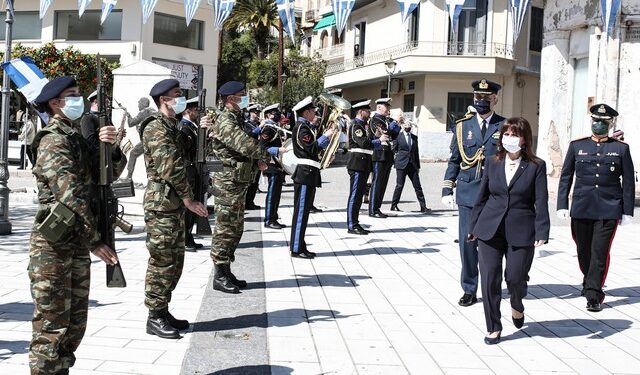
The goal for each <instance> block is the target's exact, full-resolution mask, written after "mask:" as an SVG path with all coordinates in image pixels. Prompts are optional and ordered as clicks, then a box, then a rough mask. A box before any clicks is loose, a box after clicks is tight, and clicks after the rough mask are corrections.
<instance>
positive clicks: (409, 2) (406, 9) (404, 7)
mask: <svg viewBox="0 0 640 375" xmlns="http://www.w3.org/2000/svg"><path fill="white" fill-rule="evenodd" d="M418 4H420V0H398V6H399V7H400V15H402V23H405V22H407V18H409V15H410V14H411V12H413V10H414V9H416V8H417V7H418Z"/></svg>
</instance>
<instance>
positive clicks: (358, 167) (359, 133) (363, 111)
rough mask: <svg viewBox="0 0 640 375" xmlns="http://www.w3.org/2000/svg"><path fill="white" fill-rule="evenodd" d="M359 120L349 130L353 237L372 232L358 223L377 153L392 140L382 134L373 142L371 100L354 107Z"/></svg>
mask: <svg viewBox="0 0 640 375" xmlns="http://www.w3.org/2000/svg"><path fill="white" fill-rule="evenodd" d="M351 109H352V110H354V111H355V113H356V116H355V117H354V118H353V120H352V121H351V126H349V129H348V130H347V137H348V145H349V160H348V162H347V172H349V180H350V183H349V200H348V201H347V229H348V232H349V233H350V234H359V235H366V234H369V231H368V230H366V229H364V228H362V227H361V226H360V223H359V221H358V217H359V216H360V207H361V206H362V199H363V198H364V193H365V189H366V187H367V179H368V178H369V173H370V172H371V167H372V162H371V156H372V155H373V152H374V150H376V149H378V150H379V149H380V148H381V147H382V142H388V141H389V136H388V135H386V134H382V135H381V136H380V138H377V139H372V138H371V136H370V134H369V133H368V131H367V128H368V126H367V125H368V124H367V123H368V121H369V116H370V115H371V100H365V101H363V102H360V103H357V104H354V105H353V106H352V107H351Z"/></svg>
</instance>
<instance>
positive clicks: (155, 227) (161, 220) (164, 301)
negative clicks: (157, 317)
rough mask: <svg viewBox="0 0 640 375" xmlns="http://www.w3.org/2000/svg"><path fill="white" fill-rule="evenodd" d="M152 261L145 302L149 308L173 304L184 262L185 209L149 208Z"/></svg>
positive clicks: (148, 245)
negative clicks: (164, 210)
mask: <svg viewBox="0 0 640 375" xmlns="http://www.w3.org/2000/svg"><path fill="white" fill-rule="evenodd" d="M144 222H145V224H146V225H145V228H146V231H147V241H146V243H147V250H149V263H148V265H147V275H146V277H145V284H144V297H145V298H144V304H145V306H147V308H148V309H149V310H161V309H164V308H167V307H168V306H169V302H171V293H172V292H173V290H174V289H175V288H176V285H178V280H180V276H181V275H182V267H183V265H184V208H179V209H178V210H175V211H169V212H162V211H150V210H148V211H145V213H144Z"/></svg>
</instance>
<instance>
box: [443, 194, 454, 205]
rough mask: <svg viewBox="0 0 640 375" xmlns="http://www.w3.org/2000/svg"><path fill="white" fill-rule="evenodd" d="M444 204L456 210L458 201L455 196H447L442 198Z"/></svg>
mask: <svg viewBox="0 0 640 375" xmlns="http://www.w3.org/2000/svg"><path fill="white" fill-rule="evenodd" d="M442 204H444V205H445V206H447V207H449V208H451V209H454V208H456V199H455V198H454V196H453V194H452V195H445V196H444V197H442Z"/></svg>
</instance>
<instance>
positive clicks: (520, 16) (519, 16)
mask: <svg viewBox="0 0 640 375" xmlns="http://www.w3.org/2000/svg"><path fill="white" fill-rule="evenodd" d="M529 4H531V0H509V9H510V10H511V24H512V26H513V44H516V42H517V41H518V36H519V35H520V31H521V30H522V24H523V23H524V18H525V16H526V15H527V9H529Z"/></svg>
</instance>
